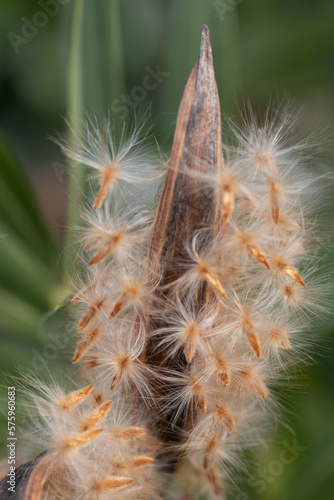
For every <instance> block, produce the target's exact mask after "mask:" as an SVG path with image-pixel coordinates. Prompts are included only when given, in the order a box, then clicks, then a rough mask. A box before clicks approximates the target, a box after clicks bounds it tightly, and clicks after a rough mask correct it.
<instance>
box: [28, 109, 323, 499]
mask: <svg viewBox="0 0 334 500" xmlns="http://www.w3.org/2000/svg"><path fill="white" fill-rule="evenodd" d="M232 132H233V134H234V140H233V141H232V144H233V145H232V146H227V145H226V146H224V147H223V158H224V159H223V164H222V165H217V169H216V170H215V172H214V173H207V172H206V171H205V169H200V170H198V169H197V170H196V169H195V170H194V169H192V165H191V164H190V165H189V164H185V165H181V167H180V169H181V174H180V175H182V182H183V183H185V185H187V186H188V194H187V196H188V195H189V189H190V192H191V191H192V190H193V193H194V194H196V192H198V191H199V190H203V191H206V192H209V193H210V197H211V198H212V200H213V205H214V207H215V210H214V212H215V216H214V223H213V224H211V225H209V226H208V227H201V228H200V229H196V230H194V231H193V232H192V233H191V231H190V233H191V234H190V235H189V237H188V238H186V239H184V240H182V241H178V243H177V244H178V249H177V252H175V251H174V250H175V249H174V250H173V252H172V253H171V255H172V257H171V259H169V261H168V266H169V269H174V272H171V273H170V276H171V278H170V279H169V280H167V281H166V279H165V275H164V269H163V268H162V267H161V266H162V264H160V265H156V261H155V260H154V258H155V256H154V253H155V252H154V248H153V247H152V244H151V245H150V241H151V238H152V234H153V233H154V230H155V220H156V219H155V212H154V203H153V201H152V200H153V199H151V198H152V196H151V194H149V195H147V196H146V195H145V190H144V191H143V185H144V184H145V185H146V184H147V185H148V184H149V183H150V182H151V183H153V184H154V182H155V181H156V179H158V178H159V177H161V176H162V175H163V174H162V173H161V172H162V169H161V171H160V172H159V168H157V165H158V166H159V161H157V160H156V159H153V160H152V159H151V156H150V154H149V153H148V152H147V151H146V150H145V146H144V144H145V143H144V142H143V140H142V139H141V138H140V136H139V134H138V133H137V132H136V133H133V134H132V135H131V136H130V138H129V139H127V140H125V139H124V137H123V138H122V141H121V146H120V147H119V148H116V146H115V144H114V140H113V135H112V131H111V129H110V126H109V124H107V125H105V126H104V128H103V131H101V130H100V129H99V127H98V126H96V127H93V130H92V129H91V128H90V127H89V126H87V128H86V129H85V133H84V134H83V138H82V140H81V141H80V143H79V149H77V150H76V151H75V152H73V150H72V149H71V147H70V146H68V145H67V144H63V145H62V146H63V149H64V150H65V152H66V154H67V155H68V156H69V157H70V158H72V159H74V160H76V161H79V162H80V163H81V164H82V165H85V166H88V167H91V168H92V169H94V171H97V179H98V186H97V188H96V179H93V183H92V185H93V189H94V190H95V193H96V194H95V201H93V202H92V205H93V209H90V208H88V209H86V211H85V213H84V214H83V220H84V221H85V223H86V225H85V229H84V231H83V236H82V246H81V250H82V251H81V252H80V259H81V260H82V261H83V263H84V268H85V271H84V273H83V276H81V277H80V280H81V282H82V284H81V286H80V287H79V288H78V290H77V291H76V293H75V295H74V297H73V300H72V302H73V303H74V304H76V305H75V310H76V312H75V314H76V318H77V322H76V330H77V336H78V341H77V347H76V350H75V353H74V356H73V360H72V362H73V363H74V364H76V363H79V366H80V367H81V368H80V372H81V376H82V377H83V378H84V379H85V380H87V382H88V383H89V384H92V385H89V386H88V387H86V388H85V389H83V390H81V391H77V392H75V393H71V394H70V395H67V396H65V395H59V394H55V395H54V396H52V400H51V401H50V399H48V400H47V403H41V402H40V401H39V402H38V407H39V408H40V413H41V414H42V416H43V415H44V409H45V405H49V408H48V411H47V412H46V413H45V415H49V416H50V415H51V416H52V418H51V419H50V420H48V418H49V417H48V418H47V419H45V422H46V424H47V429H48V432H50V435H51V436H52V442H51V445H50V449H51V450H53V452H54V453H55V454H56V456H57V461H56V463H57V467H56V469H55V471H54V473H53V474H52V475H51V476H50V478H49V480H48V481H47V484H46V492H47V496H46V497H45V498H46V499H49V498H50V499H58V498H59V499H60V498H64V499H65V498H74V497H75V498H80V499H81V498H82V499H86V498H87V499H88V498H89V499H92V498H96V499H99V500H100V499H104V498H119V499H123V498H124V499H126V498H143V499H144V498H145V499H149V498H152V499H153V498H159V492H161V490H162V489H163V488H164V480H163V479H164V478H163V475H162V473H161V472H160V473H159V474H158V473H157V470H158V469H156V468H155V467H156V466H155V465H152V462H153V458H154V456H155V455H156V454H157V453H158V452H159V446H160V444H159V442H158V439H159V440H162V441H163V429H166V428H168V432H169V434H168V436H170V435H171V433H173V429H175V432H176V434H177V435H178V436H179V438H178V442H176V441H175V440H173V439H171V440H170V442H168V439H167V440H165V442H164V444H163V452H162V455H161V456H162V457H163V456H166V453H167V454H168V451H167V452H166V449H167V450H168V446H169V445H171V449H173V453H175V448H177V450H178V451H177V453H178V454H179V456H180V457H186V458H187V460H186V462H187V464H188V467H189V470H192V471H194V473H195V476H196V478H197V480H198V481H199V482H200V486H201V488H202V489H203V490H207V491H209V492H210V498H221V490H222V484H221V482H222V477H223V476H226V475H227V476H228V471H229V469H230V466H233V467H234V466H236V465H238V460H239V459H238V455H237V453H236V451H238V450H240V449H243V448H245V447H246V446H251V445H254V444H256V443H257V442H258V430H259V428H261V427H263V426H264V425H265V423H266V421H267V417H268V415H271V416H272V417H273V416H274V414H275V413H277V404H276V403H275V398H274V397H273V396H272V395H271V392H272V391H271V390H270V385H273V384H277V381H278V380H283V377H284V373H285V370H286V369H287V368H288V367H289V366H290V364H295V363H296V354H299V353H300V351H301V350H302V347H303V345H304V341H303V340H301V339H303V337H300V335H299V334H300V333H302V331H303V329H304V328H305V322H306V318H307V314H306V310H307V308H309V307H310V301H311V300H312V297H313V292H314V291H315V290H314V288H315V285H313V284H312V273H313V271H314V266H313V264H312V263H311V265H310V260H312V259H313V254H314V251H313V248H312V244H313V243H312V241H311V240H312V238H311V237H310V234H311V228H310V222H309V219H308V218H307V215H308V214H307V213H306V211H305V205H306V204H307V205H308V206H310V199H309V189H308V187H309V186H310V185H311V183H310V179H309V177H308V176H305V169H304V159H305V157H304V155H303V149H302V145H300V144H299V145H297V146H296V145H291V144H290V142H289V141H290V135H291V133H292V132H293V127H292V124H291V122H290V121H289V120H287V119H286V118H285V117H284V116H283V118H282V117H278V116H277V117H276V118H275V119H274V120H269V119H267V120H266V121H265V123H264V124H263V126H261V127H260V126H259V125H258V124H257V123H256V121H255V119H254V117H252V119H251V120H250V121H249V122H247V123H245V130H241V129H239V128H237V127H236V126H233V127H232ZM169 168H172V166H170V167H169ZM166 186H167V184H166ZM166 186H165V189H167V188H166ZM144 187H145V186H144ZM312 189H313V188H312ZM134 200H135V201H134ZM156 210H159V208H158V209H156ZM201 210H202V211H203V213H205V210H206V207H205V206H203V207H200V208H199V211H201ZM160 215H161V214H160ZM196 216H197V217H198V213H197V214H196ZM165 251H166V252H167V253H168V249H167V250H165ZM167 260H168V259H167ZM311 304H312V302H311ZM148 345H150V346H151V347H150V348H149V349H148ZM152 346H153V350H152ZM157 353H158V355H156V354H157ZM157 359H159V360H160V363H157V361H156V360H157ZM282 374H283V375H282ZM93 386H94V390H93ZM45 392H47V391H45ZM88 396H89V398H90V401H93V403H90V405H91V409H90V410H88V409H87V408H86V409H85V410H82V409H81V407H82V404H81V402H82V401H83V399H85V400H86V402H87V400H88ZM48 397H49V396H48ZM111 399H112V400H113V402H114V406H116V407H117V415H118V416H120V415H121V414H122V412H125V414H126V418H129V414H131V418H130V421H131V422H132V424H131V425H132V427H131V426H130V427H129V428H120V427H119V426H118V424H117V419H116V420H115V418H113V417H112V416H110V415H109V416H107V414H108V413H109V410H110V406H111ZM51 406H52V408H51ZM55 406H56V407H57V408H56V409H55ZM111 413H112V412H111ZM118 418H120V417H118ZM122 418H123V417H122ZM124 418H125V417H124ZM136 418H137V419H138V422H137V423H136ZM102 421H103V427H101V425H100V424H102ZM140 422H144V426H145V427H147V428H149V429H150V432H151V433H152V434H153V435H155V437H151V438H150V439H148V438H147V436H146V431H145V430H143V429H142V428H138V427H133V426H138V425H140ZM55 429H56V430H55ZM180 436H181V437H180ZM161 438H162V439H161ZM160 450H161V448H160ZM158 461H159V460H158ZM160 465H161V464H160ZM222 465H223V467H222ZM61 471H63V474H62V473H61ZM132 482H133V483H132ZM62 489H63V490H62ZM65 492H66V494H65ZM66 495H67V496H66ZM71 495H72V496H71Z"/></svg>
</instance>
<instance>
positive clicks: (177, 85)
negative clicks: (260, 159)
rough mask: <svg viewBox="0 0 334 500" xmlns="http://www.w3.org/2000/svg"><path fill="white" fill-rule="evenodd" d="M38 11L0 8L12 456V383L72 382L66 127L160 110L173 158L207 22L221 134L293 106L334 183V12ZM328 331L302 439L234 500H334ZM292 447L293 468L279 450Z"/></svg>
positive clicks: (283, 432)
mask: <svg viewBox="0 0 334 500" xmlns="http://www.w3.org/2000/svg"><path fill="white" fill-rule="evenodd" d="M42 4H48V2H46V1H45V2H44V1H43V0H42V1H41V2H37V1H35V0H15V2H13V1H12V0H2V1H1V7H0V9H1V15H0V34H1V39H0V40H1V41H0V61H1V64H0V341H1V350H0V363H1V371H2V374H1V375H0V377H1V381H0V383H1V387H0V397H1V409H2V414H1V427H0V429H1V446H4V443H5V438H6V427H5V425H6V419H5V410H6V392H7V389H6V387H7V379H6V375H5V374H10V373H13V374H16V373H17V372H22V371H28V370H32V371H33V372H34V373H36V374H37V375H38V376H40V377H43V376H44V375H43V374H44V368H45V366H46V367H47V369H48V370H49V371H51V372H52V373H56V374H57V373H59V372H63V373H64V372H66V371H67V370H68V369H69V359H70V353H71V352H72V350H71V349H72V341H71V337H70V334H68V333H67V331H66V326H65V324H66V315H67V306H66V297H67V296H68V290H69V286H68V279H67V277H68V271H69V263H70V262H71V258H72V256H71V252H72V250H73V245H72V243H71V235H69V234H67V233H68V231H67V230H66V228H67V226H68V218H69V215H68V212H69V211H70V212H71V214H70V216H71V217H72V218H75V216H76V213H75V211H76V207H75V204H74V205H73V204H72V206H71V202H68V200H72V199H73V198H72V195H73V189H74V188H75V186H74V184H75V182H79V180H80V179H77V178H75V176H74V177H73V178H70V177H69V176H68V175H67V166H66V163H65V160H64V159H63V158H62V156H61V154H60V152H59V149H58V147H57V146H56V145H55V144H54V143H53V142H52V141H51V140H50V139H49V137H50V136H54V135H56V134H57V133H63V132H65V130H66V124H65V120H64V118H66V117H68V116H69V114H71V115H72V116H73V117H74V121H75V120H79V119H80V117H81V116H82V115H83V114H84V113H85V112H88V113H93V112H94V113H96V114H97V115H98V116H103V115H105V114H107V113H108V110H109V112H110V114H111V116H112V118H113V119H115V120H116V121H117V122H120V123H121V122H122V121H124V120H125V119H126V116H127V115H129V116H130V117H131V116H133V111H134V110H135V111H136V112H137V113H138V114H140V113H143V112H144V110H145V109H146V108H147V107H148V106H150V107H151V116H152V119H153V131H154V134H155V135H156V137H157V139H158V140H159V142H160V144H161V147H162V149H163V151H168V150H169V148H170V145H171V141H172V138H173V131H174V126H175V120H176V113H177V109H178V105H179V102H180V98H181V95H182V91H183V88H184V85H185V82H186V80H187V77H188V75H189V73H190V71H191V69H192V67H193V65H194V64H195V61H196V58H197V56H198V50H199V43H200V31H201V25H202V24H203V23H205V24H207V25H208V26H209V27H210V30H211V39H212V48H213V54H214V61H215V71H216V77H217V83H218V88H219V93H220V97H221V102H222V109H223V113H224V116H225V118H224V120H226V118H228V117H232V118H234V117H235V116H236V115H237V114H238V108H239V107H241V108H242V103H243V98H244V96H245V95H246V96H247V97H248V98H249V100H250V101H251V103H252V106H253V107H254V109H255V110H261V109H262V110H264V109H265V108H266V107H267V105H268V102H269V101H271V102H277V101H282V100H284V99H286V98H289V99H291V100H292V101H293V105H292V106H293V108H294V109H299V108H303V118H302V120H301V122H300V127H301V129H303V128H304V129H305V131H306V132H307V133H310V132H315V133H316V136H317V138H318V139H319V141H320V142H321V146H322V150H321V153H320V157H321V159H322V163H323V164H324V165H326V167H325V169H327V170H330V169H332V170H333V167H331V165H334V146H333V144H334V140H333V139H334V93H333V90H334V2H332V1H331V0H317V1H316V2H315V1H312V0H271V1H270V2H268V1H267V0H192V1H191V0H122V1H120V0H98V1H96V2H92V1H91V2H89V1H87V0H86V1H85V0H54V1H53V2H50V3H49V4H48V5H49V11H48V12H47V13H46V10H45V9H44V11H43V8H42V7H41V5H42ZM51 4H52V5H53V7H52V6H51ZM40 12H44V15H41V14H40ZM31 23H32V24H31ZM36 25H38V26H37V27H36ZM152 71H155V72H158V73H159V75H160V76H158V77H157V85H156V86H155V88H154V89H149V90H148V89H145V85H144V82H145V76H146V75H147V74H149V73H150V72H152ZM128 110H130V112H129V113H128ZM327 208H328V210H327V212H328V213H327V222H326V225H325V231H324V234H325V248H324V258H325V259H326V265H327V264H329V266H330V265H331V263H334V236H333V235H334V227H333V222H332V220H333V213H334V196H333V200H331V199H330V196H329V197H328V202H327ZM332 267H333V266H332ZM332 297H334V293H333V295H332ZM59 304H62V305H61V306H59ZM333 330H334V326H333V319H332V318H331V317H330V315H327V316H326V317H324V318H321V319H319V326H318V327H317V328H312V331H310V332H308V334H309V335H310V336H311V337H312V338H313V337H319V338H321V343H320V344H319V347H316V348H315V349H314V351H313V353H312V355H313V357H314V359H315V363H314V364H313V365H312V366H310V367H308V368H304V369H303V370H302V372H301V373H300V374H299V375H298V390H296V391H294V392H293V393H292V394H289V396H288V398H287V399H288V402H289V421H290V426H291V428H289V427H284V426H280V427H278V428H277V430H276V432H275V433H274V434H273V435H272V440H271V442H270V443H269V445H268V447H267V448H263V447H259V448H258V449H256V450H254V452H252V455H251V461H250V466H249V471H250V472H251V473H252V476H253V480H252V481H249V480H247V479H246V478H245V479H244V481H241V483H240V485H241V488H242V491H243V493H241V492H240V493H238V492H234V493H233V494H232V496H231V498H235V499H237V500H248V499H252V500H253V499H254V500H255V499H259V500H267V499H268V500H278V499H280V500H281V499H283V498H284V500H290V499H291V500H318V499H322V500H332V499H333V498H334V363H333V343H332V339H333ZM55 376H56V377H59V375H55ZM18 412H19V413H20V410H19V409H18ZM19 418H20V415H19ZM295 445H297V447H298V448H296V447H295V448H294V450H295V451H294V452H293V453H294V459H293V460H292V461H290V462H291V463H289V464H287V463H285V462H284V460H283V461H282V458H281V457H282V456H283V455H284V452H283V450H284V449H287V447H289V446H295ZM282 453H283V455H282ZM293 453H292V455H293ZM2 455H3V456H5V447H3V448H2ZM178 498H180V499H181V498H183V497H182V495H181V494H180V496H179V497H178ZM184 498H185V497H184Z"/></svg>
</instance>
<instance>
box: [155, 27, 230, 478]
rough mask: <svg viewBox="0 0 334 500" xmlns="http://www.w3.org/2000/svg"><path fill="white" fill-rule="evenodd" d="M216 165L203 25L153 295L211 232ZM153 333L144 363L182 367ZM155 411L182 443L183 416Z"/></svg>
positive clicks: (158, 423)
mask: <svg viewBox="0 0 334 500" xmlns="http://www.w3.org/2000/svg"><path fill="white" fill-rule="evenodd" d="M221 165H222V144H221V118H220V104H219V97H218V92H217V85H216V81H215V76H214V68H213V61H212V51H211V45H210V38H209V29H208V27H207V26H203V28H202V42H201V50H200V56H199V59H198V61H197V63H196V65H195V67H194V69H193V70H192V72H191V75H190V77H189V79H188V82H187V84H186V87H185V90H184V93H183V97H182V101H181V105H180V109H179V113H178V118H177V125H176V131H175V136H174V144H173V149H172V154H171V158H170V163H169V167H168V172H167V177H166V183H165V186H164V189H163V192H162V196H161V200H160V204H159V207H158V211H157V215H156V219H155V224H154V229H153V235H152V240H151V245H150V251H149V267H150V270H151V271H152V272H153V274H154V275H157V274H159V276H160V277H161V281H160V285H159V288H158V290H157V292H156V299H157V300H159V302H160V301H161V300H162V301H164V300H166V299H168V297H169V294H170V292H169V291H168V288H167V291H166V285H169V284H170V283H172V282H173V281H174V280H175V279H177V278H179V277H180V276H181V274H182V273H183V272H184V270H183V267H182V264H181V263H182V262H183V261H184V259H185V257H186V255H185V246H186V245H187V243H190V242H191V240H192V238H193V237H194V235H195V234H196V231H198V230H200V229H206V230H208V231H209V232H210V231H212V227H213V226H214V222H215V220H216V217H217V214H218V211H217V200H216V192H215V190H214V188H212V187H210V186H209V185H207V187H206V186H205V185H204V186H203V179H201V175H200V174H201V173H203V174H204V173H205V174H213V175H214V174H215V173H216V172H217V170H218V169H220V168H221ZM162 287H164V288H163V289H162ZM196 299H197V301H198V306H199V307H201V305H203V302H204V300H205V286H204V285H203V287H202V289H201V290H200V292H199V295H198V297H196ZM165 326H167V324H166V320H165V319H164V318H163V315H162V316H161V318H159V319H157V318H153V317H152V318H151V319H150V321H149V331H153V330H156V329H157V328H163V327H165ZM157 341H159V339H158V340H157V337H155V338H150V336H148V345H147V350H146V362H147V363H148V364H150V365H152V366H154V367H155V368H162V369H171V370H173V371H185V370H186V365H187V363H186V360H185V358H184V354H183V352H179V353H177V354H176V355H175V356H174V357H173V358H168V360H166V356H165V354H166V353H165V352H164V351H163V350H161V349H160V350H157V349H156V345H157ZM153 383H154V390H155V392H156V393H157V394H158V395H159V397H160V396H161V395H166V394H167V393H168V391H169V390H170V388H169V387H168V384H167V383H165V382H163V381H160V382H156V381H154V382H153ZM153 411H155V412H156V418H155V423H154V426H155V430H156V433H157V434H158V437H159V439H160V440H161V441H162V442H164V443H166V444H178V443H180V442H181V441H182V431H183V430H184V429H185V428H186V427H187V422H189V414H188V415H187V414H182V415H180V418H178V419H177V421H176V425H172V424H171V422H175V419H174V417H175V411H173V412H170V413H168V414H165V415H164V418H163V419H162V418H161V415H160V413H159V403H158V402H157V404H156V405H155V408H154V407H153ZM168 455H169V470H173V469H174V468H175V466H176V464H177V458H178V457H177V454H175V455H174V456H173V455H171V454H170V452H168Z"/></svg>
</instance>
